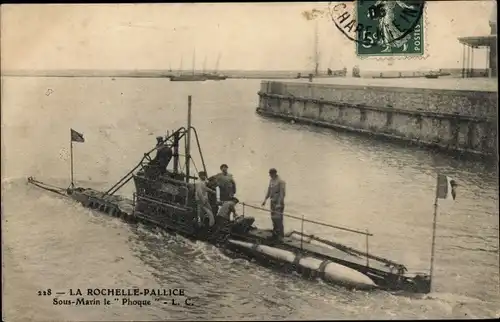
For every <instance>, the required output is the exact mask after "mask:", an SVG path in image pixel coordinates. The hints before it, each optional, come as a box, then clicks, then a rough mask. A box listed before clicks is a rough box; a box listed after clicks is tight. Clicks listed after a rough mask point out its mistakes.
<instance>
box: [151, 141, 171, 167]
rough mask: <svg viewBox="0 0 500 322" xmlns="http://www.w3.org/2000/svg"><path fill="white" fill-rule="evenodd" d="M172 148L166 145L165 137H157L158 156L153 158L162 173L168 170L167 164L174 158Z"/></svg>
mask: <svg viewBox="0 0 500 322" xmlns="http://www.w3.org/2000/svg"><path fill="white" fill-rule="evenodd" d="M172 156H173V153H172V150H171V149H170V148H169V147H168V146H167V145H165V142H164V141H163V138H162V137H161V136H158V137H157V138H156V157H155V158H154V159H153V164H156V165H157V166H158V169H159V171H160V174H165V173H166V172H167V166H168V164H169V163H170V160H171V159H172Z"/></svg>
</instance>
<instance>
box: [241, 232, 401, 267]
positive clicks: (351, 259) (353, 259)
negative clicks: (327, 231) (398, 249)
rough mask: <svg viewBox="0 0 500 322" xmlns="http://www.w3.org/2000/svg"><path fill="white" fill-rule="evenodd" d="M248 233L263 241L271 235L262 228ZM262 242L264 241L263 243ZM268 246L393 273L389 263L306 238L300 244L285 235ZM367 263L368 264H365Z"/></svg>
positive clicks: (298, 241)
mask: <svg viewBox="0 0 500 322" xmlns="http://www.w3.org/2000/svg"><path fill="white" fill-rule="evenodd" d="M248 235H251V236H253V237H255V238H256V239H258V240H261V241H264V240H269V241H270V238H271V236H272V232H271V231H269V230H263V229H258V228H256V229H252V230H250V231H249V232H248ZM263 244H264V243H263ZM265 244H267V245H269V246H273V247H278V248H285V249H286V250H290V251H300V252H302V253H304V254H311V255H316V256H320V257H323V258H325V259H330V260H332V261H335V262H343V263H350V264H355V265H356V266H359V267H366V268H371V269H376V270H379V271H382V272H384V273H394V272H391V269H390V268H389V265H387V264H384V263H382V262H380V261H378V260H375V259H369V260H368V261H367V258H366V256H361V255H357V254H354V253H352V252H349V251H347V250H345V251H344V250H341V249H338V248H334V247H326V246H321V245H316V244H312V243H310V242H308V241H307V238H304V240H303V242H302V246H301V241H300V239H297V238H293V237H290V236H288V237H287V236H285V238H283V241H282V242H278V243H277V242H269V243H267V242H266V243H265ZM367 263H368V265H367Z"/></svg>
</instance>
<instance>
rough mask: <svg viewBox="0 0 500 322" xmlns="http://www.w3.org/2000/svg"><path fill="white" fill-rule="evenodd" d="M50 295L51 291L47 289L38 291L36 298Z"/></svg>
mask: <svg viewBox="0 0 500 322" xmlns="http://www.w3.org/2000/svg"><path fill="white" fill-rule="evenodd" d="M48 295H52V290H51V289H50V288H49V289H47V290H43V291H38V296H48Z"/></svg>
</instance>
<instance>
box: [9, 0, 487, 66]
mask: <svg viewBox="0 0 500 322" xmlns="http://www.w3.org/2000/svg"><path fill="white" fill-rule="evenodd" d="M326 5H327V4H326V3H317V4H315V3H270V4H266V3H261V4H257V3H249V4H222V3H219V4H121V5H117V4H112V5H99V4H98V5H83V4H82V5H36V4H35V5H2V10H1V28H2V29H1V61H2V68H3V69H168V68H169V67H170V66H171V67H172V68H173V69H177V68H179V67H180V63H181V57H183V68H184V69H190V68H191V67H192V60H193V58H192V57H193V51H194V50H196V65H197V68H199V69H201V68H202V66H203V61H204V59H205V57H206V59H207V63H206V66H207V68H213V67H214V66H215V62H216V60H217V55H218V54H219V53H221V60H220V69H246V70H290V69H291V70H294V69H310V68H312V63H311V56H312V53H313V43H314V40H313V39H314V22H311V21H307V20H305V19H304V18H303V17H302V15H301V13H302V12H303V11H304V10H310V9H312V8H314V7H316V8H319V9H321V8H325V7H326ZM492 10H494V1H493V0H490V1H428V2H427V10H426V20H427V27H426V29H425V33H426V36H427V37H426V41H427V50H428V51H427V54H428V55H429V57H428V58H427V59H425V60H412V61H410V62H411V63H409V61H407V60H405V61H395V62H394V64H393V65H392V66H390V67H388V63H387V62H380V61H374V60H360V59H358V58H357V57H356V53H355V48H354V44H353V42H351V41H350V40H348V39H346V38H345V36H344V35H343V34H342V33H341V32H340V31H339V30H338V29H336V28H335V26H334V25H333V23H332V22H331V20H329V18H324V19H321V20H320V21H319V40H320V51H321V56H322V62H321V65H322V66H323V68H326V67H327V65H330V66H331V68H334V69H339V68H343V67H344V66H346V67H348V68H351V67H352V66H353V65H359V66H360V68H361V69H365V70H366V69H370V70H380V69H383V68H391V69H397V70H413V69H429V68H440V67H443V68H444V67H461V66H462V65H461V54H462V47H461V45H459V43H458V41H457V37H462V36H476V35H487V34H489V33H490V27H489V25H488V20H489V19H490V17H491V16H492ZM485 64H486V53H485V52H484V51H481V50H478V51H477V53H476V54H475V67H478V68H484V67H485Z"/></svg>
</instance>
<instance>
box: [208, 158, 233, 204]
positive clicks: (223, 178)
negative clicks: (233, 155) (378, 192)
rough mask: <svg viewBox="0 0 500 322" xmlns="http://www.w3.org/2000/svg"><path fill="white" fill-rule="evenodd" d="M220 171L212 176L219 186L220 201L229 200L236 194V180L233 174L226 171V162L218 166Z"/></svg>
mask: <svg viewBox="0 0 500 322" xmlns="http://www.w3.org/2000/svg"><path fill="white" fill-rule="evenodd" d="M220 169H221V172H220V173H218V174H216V175H215V176H213V177H212V178H214V179H215V181H216V182H217V187H219V193H220V201H221V202H224V201H229V200H231V198H232V197H233V196H234V195H235V194H236V182H234V178H233V175H232V174H230V173H228V172H227V169H228V166H227V164H222V165H221V166H220Z"/></svg>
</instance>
